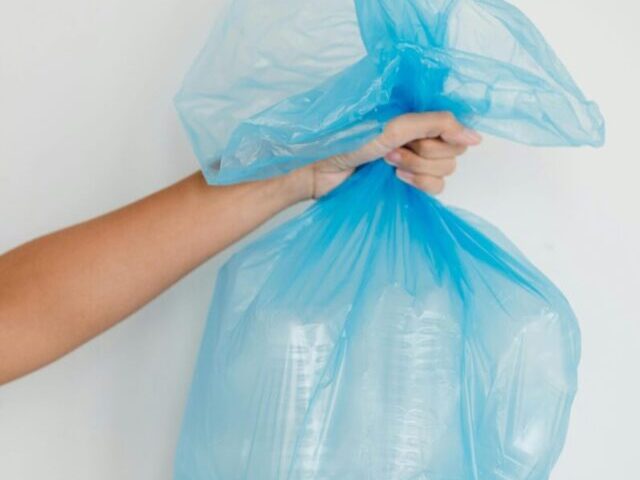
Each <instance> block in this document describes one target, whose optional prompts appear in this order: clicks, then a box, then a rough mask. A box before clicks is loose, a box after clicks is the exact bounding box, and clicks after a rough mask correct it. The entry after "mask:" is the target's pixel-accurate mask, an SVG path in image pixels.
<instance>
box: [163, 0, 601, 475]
mask: <svg viewBox="0 0 640 480" xmlns="http://www.w3.org/2000/svg"><path fill="white" fill-rule="evenodd" d="M176 103H177V107H178V110H179V112H180V115H181V117H182V120H183V122H184V125H185V127H186V129H187V131H188V133H189V135H190V138H191V141H192V143H193V146H194V149H195V152H196V154H197V156H198V158H199V159H200V161H201V163H202V166H203V171H204V173H205V176H206V177H207V179H208V180H209V182H210V183H219V184H223V183H235V182H240V181H245V180H253V179H261V178H267V177H270V176H274V175H279V174H282V173H284V172H287V171H289V170H291V169H294V168H297V167H300V166H302V165H305V164H308V163H310V162H313V161H315V160H318V159H321V158H326V157H328V156H331V155H333V154H336V153H342V152H346V151H351V150H355V149H356V148H358V147H359V146H361V145H362V144H363V143H364V142H366V141H368V140H370V139H371V138H372V137H373V136H375V135H377V134H379V133H380V132H381V130H382V128H383V127H384V125H385V123H386V122H387V121H388V120H389V119H391V118H393V117H395V116H397V115H398V114H401V113H404V112H409V111H432V110H449V111H452V112H453V113H454V114H455V115H456V116H457V117H458V118H459V119H460V120H461V121H463V122H464V123H465V124H466V125H468V126H471V127H473V128H476V129H478V130H480V131H483V132H486V133H490V134H495V135H499V136H502V137H506V138H510V139H513V140H517V141H521V142H526V143H529V144H534V145H581V144H590V145H599V144H601V143H602V141H603V137H604V127H603V120H602V118H601V116H600V113H599V111H598V109H597V107H596V106H595V105H594V104H593V103H591V102H589V101H587V100H586V99H585V98H584V96H583V95H582V93H581V92H580V90H579V89H578V87H577V86H576V85H575V84H574V82H573V81H572V79H571V77H570V76H569V74H568V73H567V71H566V70H565V69H564V67H563V66H562V64H561V63H560V62H559V60H558V59H557V58H556V57H555V55H554V54H553V52H552V51H551V49H550V47H549V46H548V45H547V44H546V43H545V41H544V39H543V38H542V37H541V35H540V34H539V33H538V31H537V30H536V29H535V27H534V26H533V25H532V24H531V23H530V22H529V21H528V20H527V19H526V18H525V17H524V16H523V15H522V13H520V12H519V11H518V10H517V9H515V8H514V7H512V6H511V5H509V4H507V3H505V2H503V1H500V0H458V1H455V0H450V1H446V0H431V1H429V0H356V1H355V2H353V1H349V0H325V1H323V2H322V3H319V2H312V1H308V0H271V1H268V2H265V1H264V0H236V1H235V2H234V3H233V4H232V5H231V6H230V8H229V10H228V11H227V14H226V15H225V16H223V20H222V22H221V23H220V24H219V26H218V27H217V28H216V29H215V30H214V33H213V34H212V36H211V38H210V39H209V41H208V43H207V45H206V47H205V49H204V50H203V51H202V52H201V54H200V56H199V57H198V59H197V61H196V62H195V64H194V66H193V68H192V69H191V71H190V72H189V74H188V75H187V77H186V79H185V82H184V85H183V88H182V90H181V91H180V92H179V94H178V96H177V98H176ZM579 350H580V340H579V330H578V327H577V324H576V320H575V318H574V315H573V313H572V311H571V308H570V306H569V305H568V303H567V302H566V300H565V299H564V297H563V296H562V294H561V293H560V292H559V291H558V290H557V289H556V288H555V287H554V285H553V284H551V283H550V282H549V280H547V279H546V278H545V277H544V276H543V275H542V274H541V273H540V272H539V271H538V270H536V269H535V267H533V266H532V265H531V264H530V263H529V262H528V261H527V260H526V259H525V258H524V257H523V256H522V254H520V253H519V252H518V251H517V250H516V249H515V247H514V246H513V245H512V244H511V243H509V241H508V240H507V239H505V238H504V236H502V235H501V234H500V232H499V231H497V230H496V229H495V228H493V227H492V226H490V225H488V224H487V223H486V222H484V221H483V220H481V219H479V218H477V217H474V216H472V215H471V214H469V213H466V212H463V211H460V210H454V209H450V208H447V207H445V206H443V205H442V204H440V203H439V202H438V201H437V200H436V199H434V198H432V197H430V196H428V195H426V194H424V193H421V192H419V191H417V190H415V189H413V188H411V187H409V186H407V185H406V184H404V183H401V182H399V181H398V180H397V179H396V178H395V176H394V172H393V169H392V167H390V166H389V165H387V164H386V163H384V162H382V161H376V162H373V163H371V164H368V165H366V166H364V167H361V168H359V169H358V170H357V171H356V173H355V174H354V175H353V176H352V177H351V178H350V179H348V180H347V181H346V182H345V183H344V184H343V185H341V186H340V187H339V188H338V189H337V190H335V191H333V192H332V193H330V194H329V195H328V196H327V197H325V198H323V199H321V200H320V201H318V202H316V203H315V204H314V205H313V206H312V207H310V208H309V209H308V210H307V211H306V212H305V213H303V214H302V215H301V216H299V217H298V218H296V219H294V220H292V221H290V222H288V223H286V224H284V225H282V226H280V227H279V228H277V229H276V230H274V231H273V232H271V233H269V234H268V235H266V236H265V237H263V238H262V239H260V240H258V241H257V242H255V243H253V244H252V245H250V246H248V247H247V248H245V249H244V250H242V251H241V252H239V253H237V254H236V255H235V256H234V257H232V259H231V260H230V261H229V262H228V263H227V264H226V265H225V267H224V268H223V269H222V270H221V271H220V274H219V277H218V282H217V286H216V291H215V294H214V298H213V302H212V307H211V312H210V316H209V320H208V323H207V327H206V330H205V334H204V338H203V343H202V347H201V351H200V355H199V360H198V364H197V367H196V372H195V376H194V380H193V385H192V390H191V393H190V398H189V402H188V406H187V410H186V414H185V418H184V424H183V429H182V434H181V438H180V443H179V447H178V451H177V456H176V466H175V478H176V479H178V480H187V479H189V480H205V479H207V480H210V479H224V480H231V479H240V478H245V479H252V480H253V479H265V480H267V479H268V480H271V479H314V480H317V479H354V480H356V479H385V480H389V479H425V480H426V479H429V480H460V479H464V480H467V479H469V480H471V479H474V480H480V479H481V480H493V479H496V480H498V479H500V480H525V479H526V480H539V479H546V478H548V476H549V473H550V471H551V469H552V467H553V465H554V463H555V461H556V459H557V457H558V455H559V453H560V450H561V448H562V445H563V442H564V438H565V434H566V430H567V424H568V418H569V413H570V408H571V404H572V400H573V397H574V394H575V390H576V373H577V365H578V361H579Z"/></svg>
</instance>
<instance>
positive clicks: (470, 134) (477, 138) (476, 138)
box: [460, 128, 482, 145]
mask: <svg viewBox="0 0 640 480" xmlns="http://www.w3.org/2000/svg"><path fill="white" fill-rule="evenodd" d="M460 136H461V137H462V138H463V139H464V140H466V141H467V142H468V143H470V144H471V145H477V144H479V143H480V142H482V135H480V134H479V133H478V132H476V131H475V130H472V129H470V128H465V129H464V130H462V132H461V133H460Z"/></svg>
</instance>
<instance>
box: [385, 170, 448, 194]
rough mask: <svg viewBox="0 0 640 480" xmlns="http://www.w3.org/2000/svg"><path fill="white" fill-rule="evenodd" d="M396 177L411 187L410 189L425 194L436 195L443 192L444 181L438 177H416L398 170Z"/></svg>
mask: <svg viewBox="0 0 640 480" xmlns="http://www.w3.org/2000/svg"><path fill="white" fill-rule="evenodd" d="M396 176H397V177H398V178H399V179H400V180H402V181H403V182H405V183H407V184H409V185H411V186H412V187H415V188H417V189H418V190H422V191H423V192H427V193H429V194H431V195H438V194H439V193H442V191H443V190H444V179H442V178H440V177H433V176H431V175H417V174H413V173H409V172H406V171H404V170H398V171H397V172H396Z"/></svg>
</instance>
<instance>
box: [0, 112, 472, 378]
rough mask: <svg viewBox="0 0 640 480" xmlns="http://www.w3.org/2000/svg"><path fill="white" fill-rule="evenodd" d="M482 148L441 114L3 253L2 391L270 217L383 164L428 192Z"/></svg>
mask: <svg viewBox="0 0 640 480" xmlns="http://www.w3.org/2000/svg"><path fill="white" fill-rule="evenodd" d="M480 141H481V138H480V136H479V135H478V134H477V133H475V132H473V131H471V130H468V129H465V128H464V127H463V126H462V125H461V124H460V123H458V122H457V121H456V120H455V118H454V117H453V116H452V115H450V114H448V113H443V112H436V113H423V114H408V115H403V116H400V117H397V118H396V119H394V120H392V121H390V122H389V123H388V124H387V125H386V127H385V129H384V131H383V133H381V134H380V135H379V136H378V137H377V138H375V139H374V140H373V141H371V142H370V143H368V144H367V145H365V146H363V147H362V148H360V149H359V150H358V151H355V152H351V153H348V154H343V155H338V156H335V157H331V158H328V159H325V160H322V161H320V162H317V163H315V164H313V165H310V166H307V167H304V168H302V169H299V170H296V171H294V172H291V173H290V174H287V175H284V176H282V177H278V178H274V179H269V180H263V181H257V182H249V183H243V184H239V185H233V186H215V187H213V186H209V185H207V184H206V182H205V181H204V179H203V178H202V175H201V174H199V173H196V174H193V175H191V176H189V177H187V178H185V179H184V180H182V181H180V182H178V183H176V184H174V185H172V186H170V187H168V188H166V189H164V190H161V191H159V192H157V193H154V194H152V195H150V196H148V197H146V198H143V199H141V200H139V201H137V202H135V203H132V204H130V205H127V206H125V207H122V208H120V209H118V210H115V211H113V212H110V213H107V214H105V215H102V216H100V217H97V218H94V219H91V220H88V221H86V222H83V223H80V224H78V225H75V226H71V227H68V228H65V229H63V230H60V231H57V232H54V233H51V234H48V235H45V236H43V237H40V238H37V239H35V240H32V241H30V242H28V243H26V244H24V245H21V246H19V247H17V248H15V249H13V250H11V251H9V252H7V253H5V254H3V255H2V256H0V384H2V383H6V382H9V381H11V380H13V379H16V378H18V377H20V376H22V375H25V374H27V373H29V372H31V371H33V370H36V369H38V368H40V367H42V366H44V365H46V364H48V363H50V362H52V361H54V360H56V359H58V358H60V357H61V356H63V355H65V354H66V353H68V352H70V351H72V350H74V349H75V348H77V347H79V346H80V345H82V344H83V343H85V342H87V341H88V340H90V339H91V338H93V337H95V336H96V335H98V334H100V333H101V332H103V331H105V330H107V329H109V328H110V327H112V326H113V325H115V324H116V323H118V322H120V321H122V320H123V319H125V318H127V317H128V316H129V315H130V314H132V313H133V312H135V311H136V310H138V309H139V308H141V307H142V306H144V305H145V304H147V303H148V302H150V301H151V300H152V299H153V298H155V297H156V296H158V295H159V294H160V293H162V292H163V291H164V290H166V289H167V288H168V287H170V286H171V285H172V284H174V283H175V282H177V281H178V280H179V279H180V278H182V277H183V276H185V275H186V274H188V273H189V272H190V271H192V270H193V269H194V268H196V267H197V266H198V265H200V264H202V263H203V262H205V261H206V260H207V259H209V258H211V257H212V256H214V255H215V254H217V253H218V252H220V251H222V250H223V249H225V248H226V247H228V246H229V245H231V244H232V243H234V242H236V241H237V240H239V239H240V238H242V237H243V236H245V235H247V234H248V233H249V232H251V231H252V230H254V229H255V228H257V227H258V226H259V225H261V224H262V223H264V222H265V221H267V220H268V219H269V218H271V217H272V216H274V215H275V214H277V213H278V212H280V211H282V210H284V209H285V208H287V207H289V206H291V205H294V204H295V203H298V202H300V201H304V200H308V199H311V198H319V197H321V196H323V195H325V194H326V193H328V192H329V191H331V190H333V189H334V188H335V187H337V186H338V185H339V184H341V183H342V182H343V181H344V180H345V179H346V178H347V177H348V176H349V175H351V173H352V172H353V171H354V169H355V168H356V167H358V166H359V165H362V164H364V163H367V162H370V161H372V160H375V159H378V158H385V160H386V161H387V162H389V163H391V164H392V165H394V166H396V167H397V176H398V178H399V179H400V180H402V181H404V182H406V183H409V184H411V185H413V186H415V187H416V188H419V189H421V190H423V191H425V192H428V193H431V194H437V193H440V192H441V191H442V189H443V188H444V178H445V177H446V176H448V175H450V174H451V173H453V171H454V169H455V165H456V157H457V156H458V155H460V154H462V153H464V151H465V150H466V149H467V147H469V146H472V145H476V144H478V143H480ZM203 219H210V220H211V221H203Z"/></svg>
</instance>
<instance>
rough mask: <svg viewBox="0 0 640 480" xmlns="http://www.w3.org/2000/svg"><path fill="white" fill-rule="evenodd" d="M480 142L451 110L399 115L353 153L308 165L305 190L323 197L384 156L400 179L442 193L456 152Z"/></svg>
mask: <svg viewBox="0 0 640 480" xmlns="http://www.w3.org/2000/svg"><path fill="white" fill-rule="evenodd" d="M481 141H482V137H481V136H480V135H479V134H478V133H476V132H475V131H473V130H469V129H467V128H465V127H464V126H463V125H461V124H460V123H459V122H458V121H457V120H456V119H455V117H454V116H453V115H452V114H451V113H448V112H430V113H409V114H406V115H401V116H399V117H396V118H394V119H393V120H391V121H390V122H389V123H387V125H386V126H385V128H384V131H383V132H382V133H381V134H380V135H379V136H378V137H376V138H374V139H373V140H372V141H371V142H369V143H367V144H366V145H364V146H363V147H361V148H360V149H358V150H356V151H355V152H351V153H347V154H342V155H336V156H334V157H331V158H328V159H326V160H321V161H319V162H316V163H314V164H312V165H309V166H308V167H305V169H306V172H305V174H306V176H307V177H306V178H307V180H306V181H307V182H308V187H307V191H308V194H309V196H310V197H311V198H320V197H322V196H323V195H326V194H327V193H329V192H330V191H331V190H333V189H334V188H336V187H337V186H338V185H340V184H341V183H342V182H344V181H345V180H346V179H347V178H348V177H349V176H350V175H351V174H352V173H353V171H354V170H355V168H356V167H358V166H359V165H362V164H365V163H368V162H371V161H373V160H376V159H378V158H384V159H385V160H386V161H387V162H388V163H389V164H391V165H393V166H395V167H396V168H397V171H396V175H397V177H398V178H399V179H400V180H402V181H403V182H406V183H408V184H410V185H412V186H414V187H416V188H418V189H420V190H423V191H425V192H427V193H431V194H438V193H440V192H442V190H443V188H444V182H445V181H444V179H445V177H447V176H449V175H451V174H452V173H453V172H454V170H455V168H456V157H457V156H459V155H462V154H463V153H464V152H465V151H466V150H467V148H468V147H470V146H473V145H477V144H479V143H480V142H481Z"/></svg>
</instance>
